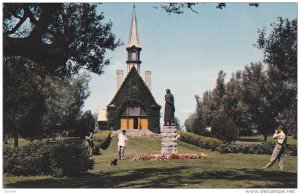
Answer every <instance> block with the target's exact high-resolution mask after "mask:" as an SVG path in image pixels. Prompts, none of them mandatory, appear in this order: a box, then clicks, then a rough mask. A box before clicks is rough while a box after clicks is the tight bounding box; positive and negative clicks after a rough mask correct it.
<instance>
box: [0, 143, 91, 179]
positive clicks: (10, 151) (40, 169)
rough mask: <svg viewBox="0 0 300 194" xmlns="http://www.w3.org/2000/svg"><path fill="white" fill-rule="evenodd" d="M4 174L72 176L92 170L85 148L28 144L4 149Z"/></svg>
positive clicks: (61, 144)
mask: <svg viewBox="0 0 300 194" xmlns="http://www.w3.org/2000/svg"><path fill="white" fill-rule="evenodd" d="M3 154H4V157H3V159H4V162H3V168H4V173H8V174H12V175H24V176H31V175H53V176H56V177H61V176H76V175H80V174H84V173H86V172H87V171H88V169H92V167H93V161H92V160H91V159H89V156H88V153H87V151H86V149H85V148H84V147H83V146H82V145H78V144H69V145H66V144H63V143H59V144H54V145H49V144H45V143H31V144H28V145H25V146H22V147H19V148H10V147H5V148H4V152H3Z"/></svg>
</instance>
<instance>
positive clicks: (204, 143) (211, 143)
mask: <svg viewBox="0 0 300 194" xmlns="http://www.w3.org/2000/svg"><path fill="white" fill-rule="evenodd" d="M180 141H183V142H186V143H189V144H192V145H196V146H199V147H201V148H205V149H209V150H212V151H215V150H217V148H218V147H220V146H221V145H222V141H220V140H218V139H216V138H211V137H204V136H200V135H195V134H193V133H189V132H181V133H180Z"/></svg>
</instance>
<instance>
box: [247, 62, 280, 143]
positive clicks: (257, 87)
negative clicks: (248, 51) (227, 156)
mask: <svg viewBox="0 0 300 194" xmlns="http://www.w3.org/2000/svg"><path fill="white" fill-rule="evenodd" d="M268 91H269V90H268V77H267V75H266V73H265V72H264V70H263V66H262V64H261V63H258V64H253V63H251V64H250V66H246V67H245V70H244V71H243V72H242V89H241V96H242V99H241V100H242V101H243V102H244V103H245V104H246V105H247V107H248V111H249V112H250V113H251V123H252V124H253V125H254V126H255V127H256V128H257V130H258V131H259V132H260V133H261V134H263V136H264V138H265V140H266V139H267V135H268V134H270V133H271V131H272V130H273V129H274V127H275V124H276V122H275V119H274V118H275V115H274V111H273V109H275V107H272V106H271V104H270V101H269V100H268V98H267V95H268Z"/></svg>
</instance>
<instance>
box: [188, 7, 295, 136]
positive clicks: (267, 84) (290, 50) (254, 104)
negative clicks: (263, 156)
mask: <svg viewBox="0 0 300 194" xmlns="http://www.w3.org/2000/svg"><path fill="white" fill-rule="evenodd" d="M252 6H256V5H255V4H253V5H252ZM272 27H273V29H272V31H271V32H270V34H269V35H268V36H267V35H266V31H265V30H260V31H259V37H258V45H257V47H258V48H259V49H262V50H263V52H264V62H265V63H266V64H267V68H265V67H264V66H263V64H262V63H251V64H250V65H247V66H245V68H244V70H242V71H237V72H236V73H235V74H233V75H232V77H231V79H230V81H229V82H227V83H225V81H224V80H225V76H226V74H225V73H224V72H223V71H220V72H219V74H218V78H217V80H216V86H215V88H214V89H213V90H212V91H206V92H205V93H204V94H203V97H202V99H201V98H200V97H199V95H196V96H195V97H196V104H197V106H196V111H195V113H193V114H192V115H190V116H189V118H188V119H187V120H186V122H185V125H186V129H187V130H188V131H190V132H193V133H195V134H199V135H209V134H207V133H206V129H207V128H208V127H211V126H212V120H213V119H215V120H216V116H217V115H218V112H220V110H223V111H224V113H226V114H227V115H229V117H230V118H231V119H232V120H233V122H234V124H235V125H236V127H237V128H238V130H240V131H251V130H253V129H255V130H257V131H258V132H259V133H260V134H262V135H263V136H264V140H265V141H266V140H267V135H269V134H270V133H272V130H273V129H274V128H275V127H276V126H277V125H278V124H283V125H284V126H285V129H286V133H287V134H293V136H294V138H296V137H297V108H296V107H297V73H296V72H297V36H296V34H297V20H296V19H294V20H292V21H290V20H288V19H285V20H283V19H282V18H279V19H278V22H276V23H273V24H272ZM225 123H226V122H224V124H225ZM220 125H221V124H220ZM232 132H233V133H235V132H234V131H232ZM219 138H222V135H220V136H219Z"/></svg>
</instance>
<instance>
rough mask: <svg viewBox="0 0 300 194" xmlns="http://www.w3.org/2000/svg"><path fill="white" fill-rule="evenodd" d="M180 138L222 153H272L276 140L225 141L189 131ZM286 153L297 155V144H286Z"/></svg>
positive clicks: (182, 133) (181, 134)
mask: <svg viewBox="0 0 300 194" xmlns="http://www.w3.org/2000/svg"><path fill="white" fill-rule="evenodd" d="M180 140H181V141H183V142H186V143H189V144H192V145H196V146H199V147H201V148H204V149H209V150H212V151H218V152H220V153H222V154H225V153H243V154H272V152H273V149H274V146H275V144H276V143H274V142H269V141H267V142H263V143H258V144H249V145H248V144H234V143H225V144H223V143H222V142H221V141H219V140H217V139H215V138H209V137H203V136H200V135H195V134H193V133H189V132H181V133H180ZM286 148H287V149H286V153H288V154H290V155H292V156H296V155H297V145H291V144H287V145H286Z"/></svg>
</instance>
